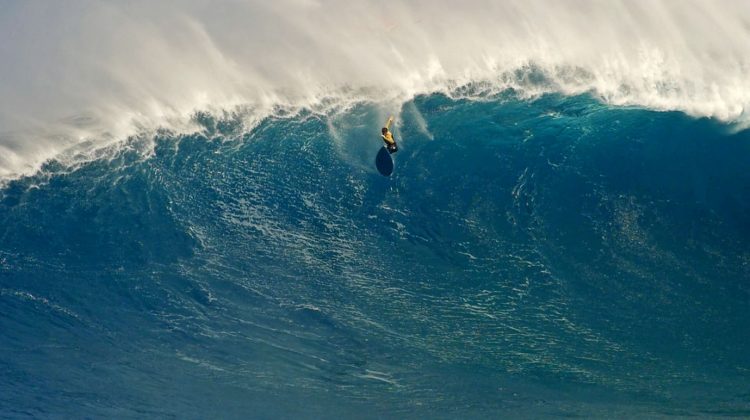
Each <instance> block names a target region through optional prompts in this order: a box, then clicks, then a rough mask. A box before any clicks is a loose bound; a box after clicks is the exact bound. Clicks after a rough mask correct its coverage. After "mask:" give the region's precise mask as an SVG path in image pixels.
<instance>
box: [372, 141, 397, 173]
mask: <svg viewBox="0 0 750 420" xmlns="http://www.w3.org/2000/svg"><path fill="white" fill-rule="evenodd" d="M375 167H376V168H378V172H380V174H381V175H383V176H391V174H392V173H393V158H392V157H391V154H390V153H389V152H388V149H386V148H385V146H383V147H381V148H380V151H379V152H378V155H377V156H376V157H375Z"/></svg>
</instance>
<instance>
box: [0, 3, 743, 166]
mask: <svg viewBox="0 0 750 420" xmlns="http://www.w3.org/2000/svg"><path fill="white" fill-rule="evenodd" d="M749 21H750V5H749V4H748V3H747V2H737V1H730V0H727V1H700V0H693V1H688V2H674V1H645V0H634V1H627V2H606V3H604V2H598V1H585V0H576V1H571V2H566V3H565V4H563V3H558V2H551V1H542V0H536V1H533V0H532V1H524V2H521V1H509V2H503V3H496V2H491V1H486V0H468V1H465V2H463V3H462V6H461V8H460V9H457V8H455V6H454V5H453V4H452V3H451V2H449V1H447V0H439V1H437V2H436V1H426V0H412V1H405V2H401V3H399V4H398V5H390V6H389V7H388V8H383V7H382V6H381V5H380V4H378V3H377V2H374V1H369V0H360V1H356V2H349V1H343V0H334V1H328V2H317V1H299V0H280V1H278V2H274V3H273V4H259V3H252V2H251V3H242V2H227V3H224V4H222V5H220V6H217V5H211V4H209V3H208V2H206V1H204V0H188V1H184V2H180V3H179V4H170V5H168V6H167V5H153V4H151V3H149V2H145V1H133V2H128V3H127V5H125V4H118V3H112V2H110V3H92V2H89V1H84V0H73V1H70V2H66V3H65V5H62V4H37V3H29V2H25V1H21V0H9V1H7V2H6V5H5V8H4V12H3V14H2V16H0V53H1V54H2V56H3V61H4V66H3V67H2V68H0V79H2V80H3V81H4V82H3V84H2V85H0V98H2V99H0V130H2V132H4V133H16V134H14V135H17V136H20V137H22V138H23V141H20V142H19V141H16V140H13V139H12V138H11V137H13V136H9V135H0V150H2V151H3V157H2V159H0V176H3V177H5V178H8V177H16V176H19V175H21V174H29V173H32V172H33V171H35V170H36V169H38V167H39V165H40V164H41V163H42V162H44V161H45V160H46V159H49V158H51V157H53V156H55V155H57V154H58V153H60V152H61V151H63V150H65V149H67V147H69V146H71V145H75V144H78V143H81V142H83V141H89V142H93V143H101V142H108V141H110V140H109V139H111V138H114V139H118V140H123V139H125V138H126V137H127V136H128V135H132V134H134V133H136V132H137V131H138V130H140V129H144V128H147V129H152V130H153V129H155V128H158V127H162V128H170V129H176V128H177V127H182V126H183V125H184V124H186V122H189V121H190V117H191V115H193V114H194V113H195V112H196V111H209V112H219V113H220V112H221V111H222V110H224V111H227V110H228V111H231V110H233V109H234V108H235V107H237V106H246V107H252V108H256V109H263V110H269V109H272V108H274V107H275V106H293V107H306V106H313V107H314V106H317V104H320V103H322V102H323V98H327V97H337V98H339V99H340V100H345V101H347V102H352V101H354V102H358V101H367V100H373V101H378V102H382V103H384V105H385V106H387V107H389V108H391V109H392V108H394V107H397V106H398V105H400V104H403V103H404V102H406V101H408V100H410V99H411V98H413V97H415V96H417V95H420V94H429V93H434V92H448V93H450V92H455V91H456V88H459V87H462V86H471V85H476V84H486V85H488V86H491V89H492V90H493V91H495V92H498V91H503V90H506V89H509V88H512V89H515V90H516V91H517V92H521V93H523V94H526V95H531V96H534V95H538V94H539V93H544V92H558V93H565V94H572V95H575V94H579V93H582V92H591V93H593V94H594V95H595V96H597V97H598V98H600V99H601V100H602V101H604V102H607V103H609V104H614V105H624V106H643V107H647V108H652V109H656V110H678V111H683V112H686V113H688V114H690V115H692V116H696V117H711V118H716V119H719V120H721V121H724V122H736V123H739V124H740V125H741V126H742V127H744V126H745V125H746V124H747V115H748V114H747V109H748V106H749V104H750V81H749V79H748V78H747V77H746V75H747V74H748V70H750V61H749V60H750V58H748V57H750V26H749V25H748V24H747V22H749ZM72 28H75V30H73V29H72ZM261 114H262V113H261ZM81 116H86V117H85V118H86V119H88V120H90V121H95V123H94V124H88V125H86V126H81V125H80V124H79V122H80V118H81ZM259 118H262V115H260V116H259ZM76 121H78V122H76ZM103 137H107V139H102V138H103Z"/></svg>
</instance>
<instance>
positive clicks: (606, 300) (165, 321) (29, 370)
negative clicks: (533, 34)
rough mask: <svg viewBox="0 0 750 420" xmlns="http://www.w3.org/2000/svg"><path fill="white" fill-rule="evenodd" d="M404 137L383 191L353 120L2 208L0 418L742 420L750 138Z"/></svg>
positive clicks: (570, 117)
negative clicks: (727, 418) (575, 419)
mask: <svg viewBox="0 0 750 420" xmlns="http://www.w3.org/2000/svg"><path fill="white" fill-rule="evenodd" d="M400 115H401V117H400V119H399V120H398V126H397V131H396V137H397V139H400V146H401V151H399V153H398V154H396V155H395V157H396V171H395V173H394V175H393V177H391V178H385V177H382V176H380V175H379V174H378V173H377V172H376V171H375V170H374V168H373V166H374V165H373V159H374V157H375V154H376V153H377V151H378V148H379V147H380V140H379V138H378V136H377V134H378V133H377V127H379V126H380V124H382V120H383V119H384V118H383V116H384V115H383V113H382V109H381V108H379V107H378V106H376V105H373V104H370V103H366V102H365V103H360V104H358V105H356V106H353V107H351V108H349V109H348V110H347V111H344V112H339V113H332V114H329V115H322V114H315V113H311V112H308V111H302V112H299V113H293V114H289V115H278V116H276V117H271V118H266V119H264V120H263V121H262V122H261V123H260V124H258V125H257V126H256V127H255V128H254V129H252V130H250V131H245V130H243V129H242V124H241V123H240V122H238V118H237V117H236V116H232V115H230V114H224V115H218V116H217V115H211V114H208V113H203V114H199V115H197V116H196V118H195V122H196V124H199V125H201V126H202V127H203V128H202V130H201V132H200V133H198V134H191V135H180V134H175V133H173V132H170V131H167V130H164V131H161V132H159V133H158V134H157V135H156V136H155V137H153V138H151V137H133V138H131V139H130V140H129V141H128V142H127V143H126V144H125V145H124V146H122V147H117V148H113V149H111V150H108V151H107V152H106V153H104V152H103V153H102V155H101V156H100V157H98V158H95V159H91V160H89V161H88V162H86V163H83V164H79V165H78V166H75V167H68V166H65V165H63V164H61V163H60V162H55V161H51V162H49V163H47V164H46V165H45V167H44V168H43V170H42V171H41V172H39V173H38V174H37V175H35V176H31V177H25V178H21V179H19V180H16V181H12V182H10V183H9V184H8V185H6V186H5V187H4V188H3V189H2V194H1V195H0V314H1V316H0V371H1V372H2V378H3V380H2V381H0V416H2V417H27V416H29V417H31V416H41V417H55V416H62V417H71V416H75V417H78V416H92V417H143V416H148V417H179V418H194V417H200V418H208V417H214V416H216V415H220V416H221V417H247V416H248V415H252V417H259V418H278V417H296V416H304V417H338V416H345V417H358V418H369V417H381V416H388V417H390V416H397V417H402V418H412V417H421V418H423V417H444V416H446V417H455V416H460V417H480V418H481V417H496V416H498V415H504V414H505V415H513V416H524V417H529V416H531V417H538V416H546V415H554V416H560V415H582V416H587V417H589V416H594V417H605V416H607V417H610V416H618V417H633V416H646V415H647V416H660V415H678V416H682V415H684V416H688V415H698V416H713V415H739V416H747V415H750V406H749V405H748V395H750V394H749V393H750V385H748V384H750V380H749V379H750V378H749V377H748V372H750V356H749V355H750V343H749V342H748V335H747V333H748V331H750V306H748V301H750V288H749V286H748V279H750V236H749V235H748V232H750V216H749V215H750V173H749V172H748V171H747V158H748V156H749V155H750V132H748V131H743V132H739V133H737V132H733V131H730V130H728V129H727V127H726V126H724V125H721V124H719V123H717V122H715V121H712V120H709V119H693V118H691V117H688V116H686V115H684V114H682V113H678V112H654V111H649V110H643V109H624V108H616V107H611V106H608V105H605V104H602V103H601V102H600V101H598V100H596V99H594V98H592V97H591V96H589V95H583V96H572V97H571V96H561V95H544V96H542V97H539V98H537V99H534V100H526V99H521V98H518V97H517V96H516V95H514V94H512V93H511V92H506V93H504V94H501V95H495V96H491V97H486V98H484V100H481V101H478V100H466V99H451V98H449V97H447V96H445V95H441V94H433V95H422V96H418V97H416V98H415V99H414V100H413V101H409V102H407V103H405V104H404V105H403V107H402V109H401V114H400ZM373 128H375V131H374V132H373Z"/></svg>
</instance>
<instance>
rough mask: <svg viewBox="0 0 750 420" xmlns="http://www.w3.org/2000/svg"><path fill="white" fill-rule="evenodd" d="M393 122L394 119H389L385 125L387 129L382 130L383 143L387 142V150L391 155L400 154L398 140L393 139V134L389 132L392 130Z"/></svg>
mask: <svg viewBox="0 0 750 420" xmlns="http://www.w3.org/2000/svg"><path fill="white" fill-rule="evenodd" d="M392 122H393V117H390V118H388V122H386V123H385V127H383V129H382V130H380V133H381V135H380V136H381V137H383V141H384V142H385V148H386V149H388V152H389V153H396V152H398V146H396V140H394V139H393V133H391V132H390V130H388V128H390V126H391V123H392Z"/></svg>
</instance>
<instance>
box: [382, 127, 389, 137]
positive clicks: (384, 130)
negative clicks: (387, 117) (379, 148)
mask: <svg viewBox="0 0 750 420" xmlns="http://www.w3.org/2000/svg"><path fill="white" fill-rule="evenodd" d="M380 132H381V133H383V135H385V133H387V132H388V129H387V128H385V127H383V129H382V130H380Z"/></svg>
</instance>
